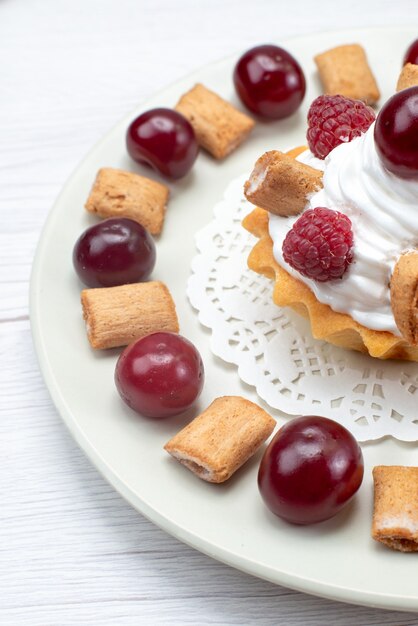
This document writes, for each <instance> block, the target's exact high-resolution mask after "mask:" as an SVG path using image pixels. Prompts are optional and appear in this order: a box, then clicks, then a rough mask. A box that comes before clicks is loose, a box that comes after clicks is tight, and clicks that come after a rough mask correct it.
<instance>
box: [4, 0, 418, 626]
mask: <svg viewBox="0 0 418 626" xmlns="http://www.w3.org/2000/svg"><path fill="white" fill-rule="evenodd" d="M413 21H415V23H417V24H418V4H417V2H416V0H410V1H408V0H397V1H396V2H394V0H368V2H364V0H345V1H344V2H336V1H335V0H321V2H320V3H318V2H315V3H314V2H312V0H303V1H302V0H292V2H280V0H259V1H258V2H255V1H254V0H201V1H199V0H176V1H173V0H154V1H153V2H146V1H145V0H67V1H65V0H0V211H1V221H0V281H1V289H0V322H1V323H0V346H1V355H2V360H1V374H0V384H1V404H0V411H1V413H0V415H1V420H0V462H1V470H0V495H1V500H0V503H1V504H0V537H1V544H0V624H1V625H3V624H4V625H7V626H9V625H11V626H12V625H13V626H14V625H16V626H18V625H21V624H25V625H29V626H35V625H36V626H37V625H39V626H49V625H51V626H61V625H74V624H83V625H84V624H86V625H87V624H88V625H90V624H92V625H93V624H94V625H95V626H96V625H100V624H118V625H120V626H125V625H128V624H129V625H130V624H222V625H223V624H263V625H264V624H266V625H267V624H272V625H273V624H274V625H286V626H296V625H300V626H302V625H310V626H311V625H312V626H314V625H318V626H319V625H322V624H324V623H325V621H327V622H329V623H331V624H339V625H347V626H348V625H353V626H354V625H356V626H361V625H364V626H366V625H367V626H369V625H371V624H380V625H383V624H390V625H392V626H394V625H397V624H399V625H400V624H402V625H404V626H405V625H412V624H417V623H418V616H417V615H416V616H414V615H411V614H402V613H393V612H383V611H379V610H373V609H365V608H362V607H355V606H349V605H343V604H338V603H335V602H331V601H327V600H323V599H319V598H314V597H309V596H306V595H303V594H299V593H296V592H293V591H289V590H287V589H283V588H279V587H276V586H274V585H272V584H269V583H266V582H263V581H261V580H257V579H255V578H252V577H250V576H247V575H245V574H242V573H240V572H238V571H235V570H232V569H230V568H228V567H226V566H224V565H222V564H219V563H217V562H215V561H213V560H211V559H210V558H208V557H206V556H203V555H201V554H199V553H198V552H196V551H194V550H192V549H190V548H188V547H186V546H184V545H182V544H180V543H179V542H177V541H176V540H175V539H173V538H171V537H169V536H167V535H166V534H165V533H163V532H162V531H160V530H159V529H158V528H156V527H154V526H153V525H152V524H151V523H149V522H148V521H147V520H145V519H144V518H142V517H141V516H140V515H139V514H138V513H136V512H135V511H134V510H132V509H131V508H130V506H129V505H127V504H126V503H125V502H124V501H123V500H122V498H120V497H119V496H118V494H117V493H115V492H114V491H113V490H112V489H111V488H110V487H109V486H108V485H107V484H106V483H105V482H104V480H103V479H102V478H101V476H99V475H98V473H97V472H96V470H95V469H94V468H93V467H91V465H90V464H89V462H88V461H87V459H86V458H85V457H84V455H83V453H82V452H81V451H80V450H79V449H78V448H77V446H76V445H75V443H74V442H73V441H72V439H71V437H70V436H69V435H68V433H67V431H66V429H65V427H64V426H63V424H62V423H61V421H60V418H59V416H58V415H57V413H56V411H55V409H54V407H53V406H52V404H51V401H50V399H49V397H48V393H47V391H46V389H45V387H44V384H43V382H42V379H41V376H40V374H39V371H38V367H37V362H36V357H35V355H34V351H33V348H32V343H31V337H30V330H29V321H28V305H27V291H28V281H29V274H30V266H31V259H32V255H33V252H34V249H35V246H36V241H37V239H38V236H39V232H40V229H41V227H42V224H43V222H44V219H45V217H46V215H47V213H48V211H49V209H50V207H51V205H52V203H53V201H54V198H55V197H56V195H57V194H58V192H59V190H60V188H61V186H62V185H63V183H64V181H65V180H66V179H67V177H68V176H69V174H70V173H71V171H72V170H73V168H75V167H76V165H77V164H78V162H79V161H80V160H81V158H82V157H83V155H84V154H85V153H86V151H87V150H88V149H89V148H90V147H91V146H92V145H93V144H94V143H95V142H96V141H97V140H98V139H99V138H100V137H101V136H102V135H103V134H104V132H105V131H106V130H107V129H108V128H110V127H111V126H112V125H113V124H114V123H115V122H116V121H117V120H118V119H119V118H120V117H121V116H122V115H124V114H125V113H127V112H129V110H130V109H131V108H133V106H134V105H136V104H137V103H138V102H139V101H141V99H143V98H145V97H147V96H149V95H150V94H152V93H153V92H155V91H156V90H158V89H160V88H162V87H163V86H164V85H166V84H167V83H168V82H172V81H174V80H175V79H176V78H178V77H180V76H182V75H184V74H185V73H186V72H188V71H190V70H192V69H194V68H197V67H199V66H200V65H202V64H204V63H207V62H209V61H212V60H215V59H218V58H220V57H222V56H225V55H227V54H231V53H233V52H235V51H237V50H242V49H245V48H247V47H249V46H250V45H255V44H257V43H262V42H269V41H272V40H276V41H279V40H280V38H284V37H288V36H290V35H293V34H302V33H308V32H312V31H318V30H327V29H332V28H344V27H347V28H348V27H354V26H359V25H364V26H368V25H379V24H381V25H385V24H399V25H402V24H406V23H409V24H411V23H412V22H413ZM417 34H418V31H417ZM405 43H407V42H405ZM318 556H320V555H318ZM341 566H342V567H343V566H344V565H343V564H341ZM359 567H361V564H359Z"/></svg>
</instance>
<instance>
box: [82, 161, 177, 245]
mask: <svg viewBox="0 0 418 626" xmlns="http://www.w3.org/2000/svg"><path fill="white" fill-rule="evenodd" d="M168 195H169V190H168V187H166V186H165V185H162V184H161V183H157V182H156V181H155V180H151V179H150V178H146V177H145V176H139V174H132V173H131V172H125V171H123V170H116V169H113V168H110V167H104V168H102V169H100V170H99V171H98V173H97V176H96V180H95V181H94V184H93V187H92V190H91V192H90V195H89V197H88V199H87V202H86V205H85V206H86V209H87V211H90V213H96V214H97V215H99V216H100V217H129V218H130V219H132V220H135V222H139V223H140V224H142V226H144V227H145V228H146V229H147V230H149V232H150V233H151V234H152V235H158V234H160V233H161V230H162V228H163V223H164V217H165V212H166V206H167V201H168Z"/></svg>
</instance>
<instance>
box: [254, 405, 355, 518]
mask: <svg viewBox="0 0 418 626" xmlns="http://www.w3.org/2000/svg"><path fill="white" fill-rule="evenodd" d="M363 471H364V467H363V455H362V452H361V449H360V446H359V445H358V443H357V441H356V440H355V439H354V437H353V436H352V435H351V433H350V432H349V431H348V430H347V429H346V428H344V426H341V424H338V423H337V422H334V421H333V420H330V419H327V418H325V417H317V416H312V415H308V416H306V417H299V418H295V419H293V420H291V421H290V422H288V423H287V424H286V425H285V426H283V427H282V428H281V429H280V430H279V432H278V433H277V434H276V435H275V437H274V438H273V439H272V441H271V443H270V444H269V446H268V447H267V450H266V451H265V453H264V456H263V458H262V460H261V464H260V469H259V472H258V487H259V490H260V493H261V496H262V498H263V500H264V502H265V504H266V505H267V506H268V508H269V509H270V510H271V511H272V512H273V513H275V515H278V516H279V517H281V518H283V519H285V520H286V521H288V522H292V523H294V524H312V523H315V522H321V521H323V520H326V519H329V518H330V517H333V516H334V515H335V514H336V513H338V511H339V510H340V509H341V508H342V507H343V506H344V505H345V504H346V503H347V502H348V501H349V500H350V499H351V498H352V497H353V495H354V494H355V493H356V491H357V490H358V488H359V487H360V485H361V482H362V480H363Z"/></svg>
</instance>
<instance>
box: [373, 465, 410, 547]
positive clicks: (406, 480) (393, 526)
mask: <svg viewBox="0 0 418 626" xmlns="http://www.w3.org/2000/svg"><path fill="white" fill-rule="evenodd" d="M373 479H374V512H373V525H372V537H373V539H375V540H376V541H380V542H381V543H383V544H385V545H386V546H388V547H389V548H392V549H393V550H399V551H401V552H418V467H401V466H396V465H393V466H385V465H379V466H377V467H375V468H374V469H373Z"/></svg>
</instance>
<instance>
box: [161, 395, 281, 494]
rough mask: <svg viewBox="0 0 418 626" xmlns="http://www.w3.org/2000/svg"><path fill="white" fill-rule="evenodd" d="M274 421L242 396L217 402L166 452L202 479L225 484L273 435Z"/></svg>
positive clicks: (167, 445) (184, 429)
mask: <svg viewBox="0 0 418 626" xmlns="http://www.w3.org/2000/svg"><path fill="white" fill-rule="evenodd" d="M275 424H276V422H275V420H274V419H273V418H272V417H271V416H270V415H269V414H268V413H266V411H264V410H263V409H262V408H261V407H259V406H258V405H256V404H254V403H253V402H250V401H249V400H245V399H244V398H241V397H239V396H223V397H221V398H217V399H216V400H214V401H213V402H212V404H211V405H210V406H209V407H208V408H207V409H206V411H204V412H203V413H202V414H201V415H199V416H198V417H196V418H195V419H194V420H193V421H192V422H191V423H190V424H188V426H186V427H185V428H183V430H181V431H180V432H179V433H177V435H175V436H174V437H173V438H172V439H171V440H170V441H169V442H168V443H167V444H166V445H165V446H164V449H165V450H166V451H167V452H168V453H169V454H171V456H173V457H174V458H175V459H177V460H178V461H180V463H182V464H183V465H184V466H185V467H187V468H188V469H189V470H191V471H192V472H193V473H194V474H196V475H197V476H198V477H199V478H202V479H203V480H206V481H208V482H211V483H222V482H224V481H225V480H227V479H228V478H229V477H230V476H232V474H233V473H234V472H235V471H236V470H237V469H238V468H239V467H241V465H243V464H244V463H245V462H246V461H247V460H248V459H249V458H250V457H251V456H252V455H253V454H254V453H255V452H256V450H257V449H258V448H259V447H260V446H261V444H262V443H263V442H264V441H265V440H266V439H267V438H268V437H269V436H270V435H271V433H272V432H273V429H274V426H275Z"/></svg>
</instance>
